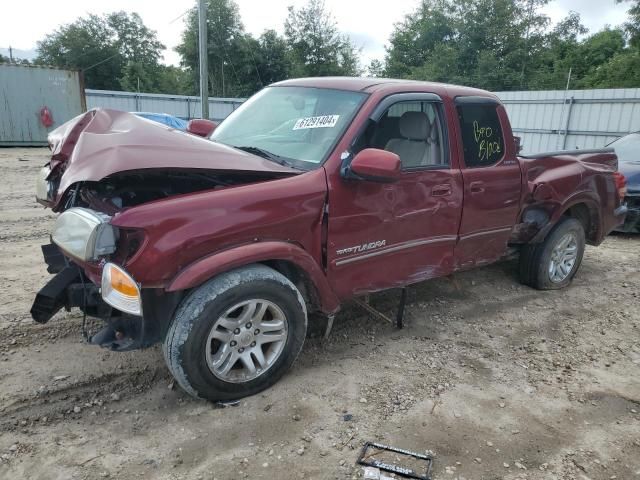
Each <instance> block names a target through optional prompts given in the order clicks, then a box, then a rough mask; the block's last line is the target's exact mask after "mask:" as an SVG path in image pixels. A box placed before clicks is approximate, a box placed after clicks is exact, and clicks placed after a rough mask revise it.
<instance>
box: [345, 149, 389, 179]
mask: <svg viewBox="0 0 640 480" xmlns="http://www.w3.org/2000/svg"><path fill="white" fill-rule="evenodd" d="M349 170H350V172H351V175H352V178H353V177H355V178H358V179H361V180H369V181H372V182H393V181H394V180H397V179H398V176H399V175H400V157H399V156H398V155H396V154H395V153H393V152H387V151H386V150H380V149H377V148H365V149H364V150H362V151H360V152H359V153H358V154H357V155H356V156H355V157H354V158H353V160H352V161H351V165H350V169H349Z"/></svg>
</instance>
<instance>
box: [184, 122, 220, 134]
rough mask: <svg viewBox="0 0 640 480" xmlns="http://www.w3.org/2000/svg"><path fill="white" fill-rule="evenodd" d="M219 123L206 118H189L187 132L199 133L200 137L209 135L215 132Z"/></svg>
mask: <svg viewBox="0 0 640 480" xmlns="http://www.w3.org/2000/svg"><path fill="white" fill-rule="evenodd" d="M217 126H218V124H217V123H216V122H212V121H211V120H205V119H204V118H195V119H193V120H189V123H188V124H187V132H189V133H191V134H193V135H197V136H198V137H208V136H209V135H211V134H212V133H213V131H214V130H215V129H216V127H217Z"/></svg>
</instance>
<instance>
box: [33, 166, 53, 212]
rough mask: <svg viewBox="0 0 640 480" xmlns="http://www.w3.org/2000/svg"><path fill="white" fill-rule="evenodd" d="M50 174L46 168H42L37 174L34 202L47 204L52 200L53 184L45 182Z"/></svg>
mask: <svg viewBox="0 0 640 480" xmlns="http://www.w3.org/2000/svg"><path fill="white" fill-rule="evenodd" d="M50 173H51V169H50V168H49V167H48V166H46V167H42V168H41V169H40V171H39V172H38V178H37V180H36V200H37V201H38V202H40V203H49V202H51V201H52V200H53V194H54V191H53V190H54V187H53V182H50V181H48V180H47V177H48V176H49V174H50Z"/></svg>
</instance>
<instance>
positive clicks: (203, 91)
mask: <svg viewBox="0 0 640 480" xmlns="http://www.w3.org/2000/svg"><path fill="white" fill-rule="evenodd" d="M198 50H199V53H200V103H201V104H202V114H201V115H202V118H206V119H209V73H208V68H207V4H206V0H198Z"/></svg>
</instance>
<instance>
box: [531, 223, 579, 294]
mask: <svg viewBox="0 0 640 480" xmlns="http://www.w3.org/2000/svg"><path fill="white" fill-rule="evenodd" d="M568 233H573V234H574V235H575V238H576V244H577V256H576V260H575V263H574V264H573V267H572V268H571V270H570V272H569V274H568V275H567V276H566V278H564V279H563V280H562V281H556V282H554V281H552V280H551V278H550V274H549V265H550V262H551V255H552V252H553V249H554V248H555V247H556V245H558V243H559V242H560V241H561V240H562V239H563V238H564V237H565V235H567V234H568ZM584 248H585V234H584V227H583V226H582V223H581V222H580V221H579V220H577V219H575V218H570V217H564V218H563V219H561V220H560V221H559V222H558V223H557V225H556V226H555V227H553V229H552V230H551V232H549V234H548V235H547V238H545V239H544V241H543V242H541V243H537V244H529V245H525V246H524V247H523V248H522V251H521V253H520V281H521V282H522V283H523V284H525V285H529V286H530V287H533V288H536V289H538V290H557V289H560V288H564V287H566V286H567V285H569V283H571V280H572V279H573V277H574V276H575V274H576V272H577V271H578V269H579V268H580V264H581V263H582V257H583V255H584Z"/></svg>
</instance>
